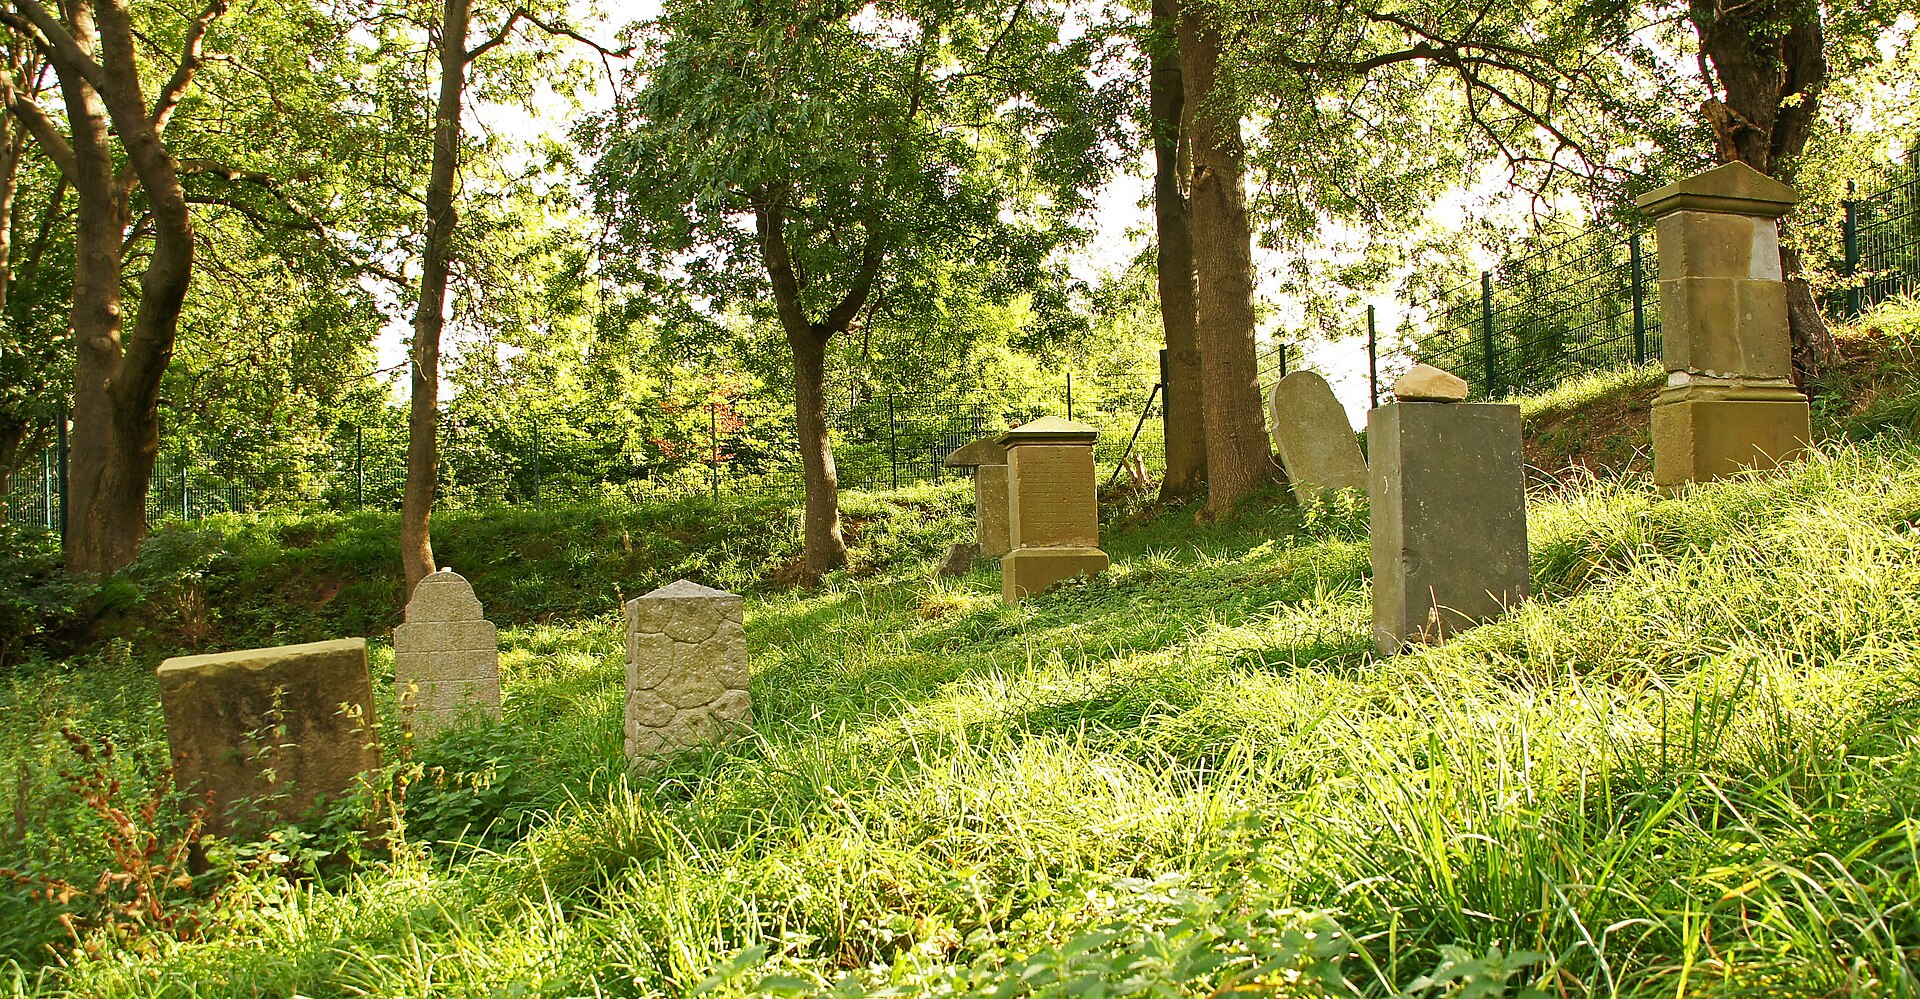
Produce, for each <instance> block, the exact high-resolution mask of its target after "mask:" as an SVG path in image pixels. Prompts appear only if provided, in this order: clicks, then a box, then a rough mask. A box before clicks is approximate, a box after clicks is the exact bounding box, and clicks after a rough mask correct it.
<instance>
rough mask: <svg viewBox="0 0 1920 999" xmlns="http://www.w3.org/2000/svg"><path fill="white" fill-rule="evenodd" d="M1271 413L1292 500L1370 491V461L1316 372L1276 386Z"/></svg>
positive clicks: (1300, 373) (1296, 374) (1295, 375)
mask: <svg viewBox="0 0 1920 999" xmlns="http://www.w3.org/2000/svg"><path fill="white" fill-rule="evenodd" d="M1268 408H1269V409H1270V411H1271V414H1272V418H1273V443H1274V446H1275V447H1276V448H1278V449H1279V451H1280V463H1281V464H1282V465H1283V466H1285V468H1286V470H1287V482H1288V483H1289V484H1290V485H1291V486H1292V488H1293V494H1294V496H1296V497H1298V498H1299V499H1300V500H1302V501H1306V500H1309V499H1312V498H1313V497H1314V496H1316V495H1319V494H1320V493H1323V492H1326V491H1329V490H1334V489H1365V488H1367V461H1366V459H1365V458H1363V457H1361V455H1360V444H1359V442H1358V441H1356V440H1354V437H1353V427H1352V425H1351V424H1349V423H1348V422H1347V411H1346V410H1345V409H1343V408H1342V407H1341V406H1340V400H1338V399H1335V398H1334V397H1333V388H1332V387H1331V386H1329V385H1328V384H1327V380H1326V379H1325V378H1322V377H1320V375H1319V373H1318V372H1313V371H1295V372H1293V373H1292V374H1289V375H1287V376H1286V377H1284V378H1282V379H1280V380H1279V381H1278V382H1275V383H1274V386H1273V392H1272V394H1271V396H1270V398H1269V400H1268Z"/></svg>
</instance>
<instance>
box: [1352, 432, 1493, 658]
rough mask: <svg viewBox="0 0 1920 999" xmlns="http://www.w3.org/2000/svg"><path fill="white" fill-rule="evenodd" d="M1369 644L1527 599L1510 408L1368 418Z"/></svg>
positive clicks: (1441, 630) (1478, 617)
mask: <svg viewBox="0 0 1920 999" xmlns="http://www.w3.org/2000/svg"><path fill="white" fill-rule="evenodd" d="M1367 443H1368V452H1369V457H1370V458H1371V461H1370V463H1369V469H1370V473H1371V474H1370V480H1371V486H1370V490H1369V491H1370V493H1371V499H1372V534H1373V637H1374V645H1375V647H1376V648H1378V649H1379V650H1380V652H1381V653H1382V654H1385V655H1393V654H1395V653H1397V652H1399V651H1400V650H1401V649H1402V648H1404V647H1405V646H1406V645H1407V643H1409V642H1432V641H1439V640H1442V639H1444V638H1445V637H1446V636H1448V635H1451V634H1453V633H1454V632H1456V631H1459V630H1460V629H1462V628H1467V627H1471V626H1473V625H1475V624H1479V623H1482V622H1485V621H1489V620H1491V619H1493V618H1494V617H1497V616H1498V615H1499V614H1500V613H1501V612H1502V611H1503V610H1504V609H1506V608H1507V607H1508V606H1510V605H1512V604H1516V603H1518V602H1520V601H1521V600H1522V599H1524V598H1525V597H1526V595H1527V586H1528V578H1527V496H1526V477H1525V472H1524V466H1523V464H1522V462H1523V459H1522V456H1521V450H1520V407H1518V406H1511V405H1498V404H1493V403H1438V402H1396V403H1393V404H1391V405H1387V406H1382V407H1380V408H1379V409H1376V410H1374V411H1373V412H1372V413H1371V414H1370V415H1369V417H1368V428H1367Z"/></svg>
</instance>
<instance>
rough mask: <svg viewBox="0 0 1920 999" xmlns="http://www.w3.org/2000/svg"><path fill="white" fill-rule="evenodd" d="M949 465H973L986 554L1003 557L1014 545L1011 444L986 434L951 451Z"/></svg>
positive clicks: (976, 514)
mask: <svg viewBox="0 0 1920 999" xmlns="http://www.w3.org/2000/svg"><path fill="white" fill-rule="evenodd" d="M942 464H944V465H946V466H947V467H948V468H971V469H973V518H974V523H975V524H976V525H977V532H978V535H979V539H980V555H981V557H983V558H999V557H1000V556H1002V555H1005V554H1006V553H1007V552H1008V551H1009V550H1010V549H1011V548H1012V547H1013V545H1012V544H1011V543H1010V542H1009V541H1008V537H1007V447H1006V445H1004V444H1002V443H1000V438H998V437H986V438H982V439H980V440H977V441H974V442H973V443H971V444H968V445H967V446H965V447H963V448H960V449H959V450H956V451H954V452H953V453H952V454H950V455H947V457H946V460H945V461H944V462H942Z"/></svg>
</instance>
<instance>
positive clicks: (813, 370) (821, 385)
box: [787, 329, 847, 576]
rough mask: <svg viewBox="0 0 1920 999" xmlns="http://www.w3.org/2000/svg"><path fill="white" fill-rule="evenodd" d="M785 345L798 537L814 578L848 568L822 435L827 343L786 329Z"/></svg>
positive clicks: (828, 443)
mask: <svg viewBox="0 0 1920 999" xmlns="http://www.w3.org/2000/svg"><path fill="white" fill-rule="evenodd" d="M787 343H788V345H789V346H791V347H792V348H793V425H794V429H795V431H796V432H797V434H798V437H799V443H800V471H801V476H802V478H803V479H804V480H805V485H806V514H805V521H804V531H803V533H802V538H803V541H804V544H805V552H806V564H807V573H808V575H810V576H819V575H821V574H822V573H826V572H831V571H832V570H834V569H838V568H840V567H841V566H844V565H846V564H847V544H846V539H845V538H844V537H842V536H841V533H840V475H839V472H838V470H836V469H835V468H834V465H833V442H832V440H830V439H829V437H828V433H827V339H826V338H825V337H823V336H821V335H820V334H819V333H818V332H816V331H814V330H811V329H807V330H799V331H796V330H792V329H789V330H788V331H787Z"/></svg>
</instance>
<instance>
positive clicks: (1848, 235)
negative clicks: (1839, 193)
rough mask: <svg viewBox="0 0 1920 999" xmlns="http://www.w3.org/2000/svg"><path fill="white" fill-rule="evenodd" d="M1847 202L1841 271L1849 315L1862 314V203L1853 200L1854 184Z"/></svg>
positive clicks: (1841, 247) (1843, 226)
mask: <svg viewBox="0 0 1920 999" xmlns="http://www.w3.org/2000/svg"><path fill="white" fill-rule="evenodd" d="M1847 194H1848V195H1849V196H1848V198H1847V200H1846V201H1844V202H1842V203H1841V204H1842V205H1843V206H1844V208H1845V210H1846V211H1845V214H1844V215H1843V216H1842V221H1841V223H1840V259H1841V265H1840V266H1841V269H1842V270H1843V271H1844V272H1845V273H1846V276H1847V315H1848V316H1849V317H1851V316H1857V315H1859V314H1860V282H1859V281H1858V280H1857V278H1858V277H1859V274H1860V203H1859V202H1858V201H1855V200H1854V199H1853V198H1852V196H1851V195H1852V194H1853V182H1852V181H1848V182H1847Z"/></svg>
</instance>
